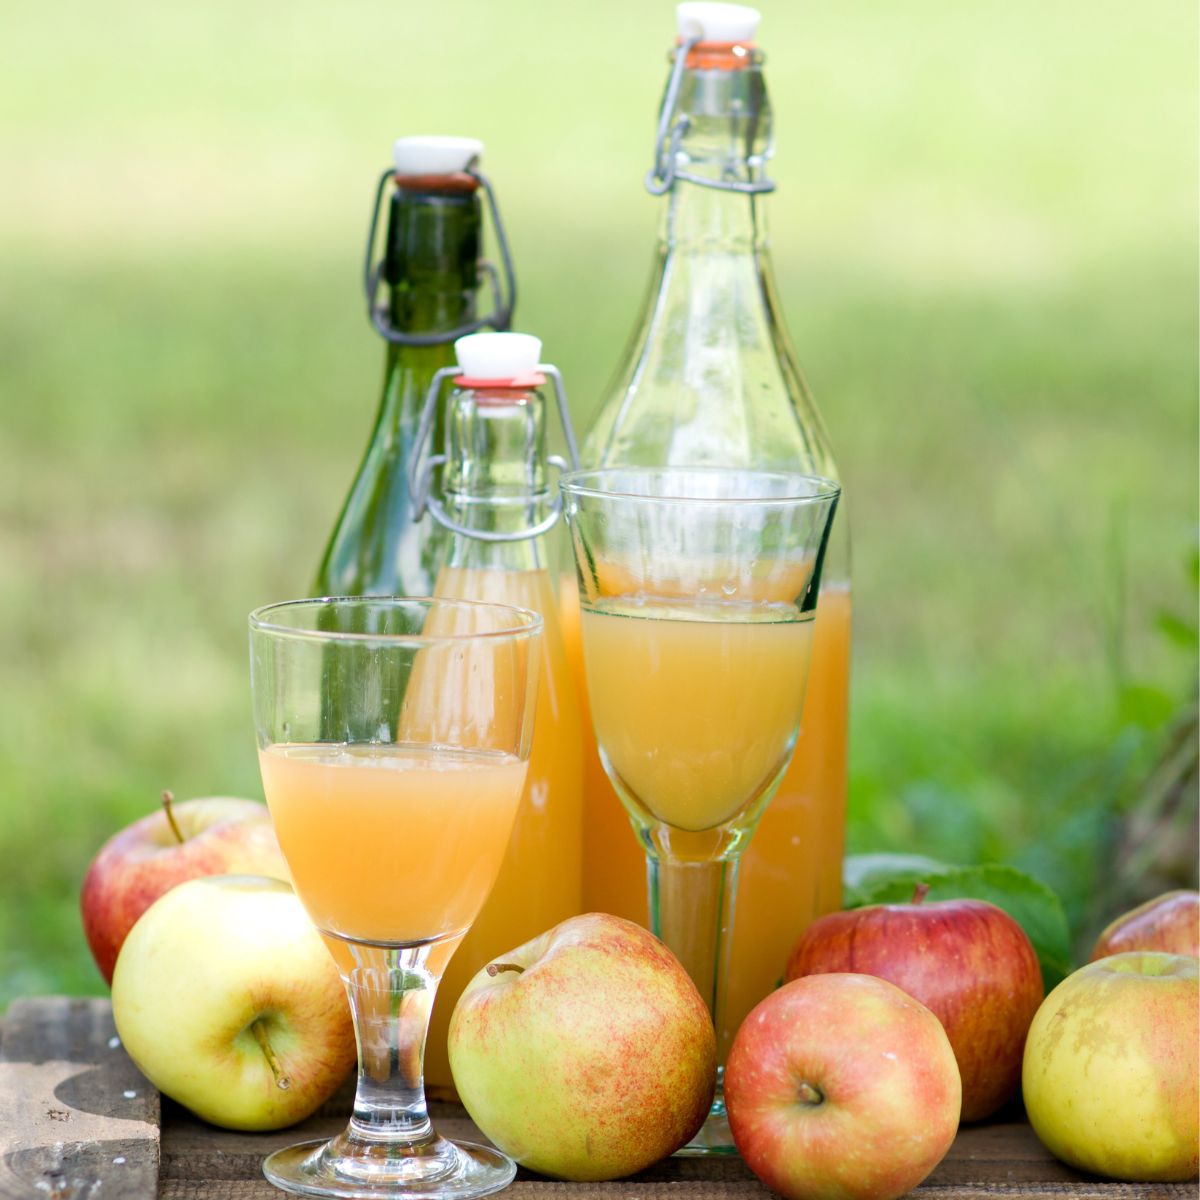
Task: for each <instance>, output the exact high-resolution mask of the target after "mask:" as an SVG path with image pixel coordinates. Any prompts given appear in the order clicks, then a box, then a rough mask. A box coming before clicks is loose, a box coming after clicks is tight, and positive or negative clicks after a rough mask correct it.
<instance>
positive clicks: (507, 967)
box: [487, 962, 525, 979]
mask: <svg viewBox="0 0 1200 1200" xmlns="http://www.w3.org/2000/svg"><path fill="white" fill-rule="evenodd" d="M524 970H525V968H524V967H519V966H517V964H516V963H506V962H497V963H488V965H487V973H488V974H489V975H490V976H492V978H493V979H494V978H495V977H496V976H497V975H499V974H500V972H501V971H516V973H517V974H518V975H520V974H521V973H522V972H523V971H524Z"/></svg>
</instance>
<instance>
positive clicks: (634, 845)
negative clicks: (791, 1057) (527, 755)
mask: <svg viewBox="0 0 1200 1200" xmlns="http://www.w3.org/2000/svg"><path fill="white" fill-rule="evenodd" d="M561 595H562V600H561V614H562V627H563V634H564V639H565V642H566V647H567V656H568V661H569V662H570V664H571V668H572V670H573V671H574V673H575V676H576V681H577V687H578V694H579V697H580V703H581V707H582V710H583V734H584V830H585V837H584V863H583V904H584V908H585V909H586V910H587V911H589V912H609V913H615V914H616V915H617V916H621V917H625V918H627V919H628V920H631V921H637V922H638V923H639V924H641V925H645V924H646V923H647V902H646V861H645V854H644V853H643V851H642V848H641V846H640V845H639V844H638V842H637V840H636V839H635V837H634V835H633V830H632V829H631V828H630V824H629V817H628V816H627V815H626V813H625V810H624V808H623V807H622V806H621V802H620V801H619V800H618V799H617V795H616V792H615V791H614V790H613V787H612V784H611V783H610V782H609V779H608V776H607V775H606V774H605V771H604V767H603V765H602V764H601V762H600V755H599V753H598V752H597V749H596V738H595V733H594V731H593V728H592V722H591V719H590V711H589V708H588V696H587V688H586V686H585V683H584V678H583V674H584V671H583V647H582V644H581V642H580V637H579V633H580V630H579V621H580V608H579V598H578V588H577V583H576V579H575V576H574V575H573V574H571V575H565V576H564V577H563V581H562V588H561ZM850 629H851V594H850V588H849V586H848V585H846V584H837V583H834V584H831V585H827V586H824V587H822V589H821V596H820V601H819V603H818V604H817V616H816V620H815V621H814V623H813V646H812V662H811V665H810V668H809V676H808V690H807V693H806V699H805V704H804V713H803V715H802V717H801V720H800V737H799V739H798V741H797V742H796V749H795V752H794V754H793V756H792V762H791V765H790V766H789V767H788V770H787V772H786V773H785V775H784V777H783V780H782V781H781V783H780V785H779V789H778V791H777V792H776V793H775V796H774V798H773V799H772V800H771V803H770V804H769V805H768V806H767V810H766V812H765V813H764V814H763V818H762V820H761V821H760V823H759V826H758V829H757V830H756V831H755V833H754V836H753V837H752V838H751V839H750V844H749V845H748V846H747V848H746V850H745V852H744V853H743V855H742V861H741V866H740V868H739V872H738V898H737V904H736V906H735V915H734V933H733V946H732V949H731V959H732V961H731V965H730V970H729V977H728V982H727V985H726V987H727V992H726V1004H725V1015H726V1027H725V1028H723V1029H721V1030H718V1046H719V1050H720V1056H721V1059H722V1061H723V1060H724V1057H725V1052H726V1050H727V1049H728V1045H729V1041H730V1039H731V1038H732V1035H733V1033H734V1031H736V1029H737V1026H738V1025H739V1024H740V1023H741V1021H742V1020H743V1019H744V1018H745V1017H746V1014H747V1013H749V1011H750V1009H751V1008H753V1007H754V1005H756V1004H757V1003H758V1002H759V1001H760V1000H761V999H762V998H763V997H764V996H766V995H767V994H768V993H769V992H770V991H771V990H772V989H773V988H774V987H775V985H776V983H777V982H778V981H779V979H780V978H781V977H782V975H783V968H784V966H785V964H786V962H787V956H788V953H789V952H790V950H791V947H792V943H793V942H794V941H795V940H796V938H798V937H799V936H800V934H801V933H803V932H804V930H805V929H806V928H807V927H808V926H809V925H810V924H811V923H812V922H813V921H814V920H815V919H816V918H817V917H819V916H821V915H822V914H824V913H827V912H833V911H835V910H836V909H839V908H841V905H842V855H843V852H844V847H845V814H846V730H847V721H848V716H849V701H850Z"/></svg>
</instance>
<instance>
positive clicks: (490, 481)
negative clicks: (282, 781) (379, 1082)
mask: <svg viewBox="0 0 1200 1200" xmlns="http://www.w3.org/2000/svg"><path fill="white" fill-rule="evenodd" d="M458 352H459V356H460V363H461V364H462V366H463V374H462V375H461V376H460V377H459V378H458V379H457V380H456V390H455V392H454V393H453V395H452V396H451V397H450V400H449V404H448V407H447V412H448V416H447V419H446V457H447V462H446V466H445V470H444V475H443V481H442V488H441V504H442V509H441V512H442V514H443V516H444V517H445V518H447V519H448V521H449V522H450V523H451V524H452V525H453V526H455V528H454V529H453V530H452V532H451V538H450V546H449V551H448V556H447V560H446V563H445V564H444V565H443V566H442V567H441V569H440V570H439V572H438V575H437V581H436V585H435V595H437V596H439V597H444V598H453V599H464V600H481V601H490V602H492V603H499V604H510V605H515V606H517V607H520V608H529V609H533V610H534V611H535V612H538V613H540V614H541V616H542V619H543V622H544V624H543V629H542V638H541V662H540V667H539V675H538V686H537V708H536V715H535V717H534V727H533V746H532V749H531V751H530V757H529V770H528V775H527V776H526V782H525V788H524V791H523V793H522V795H521V802H520V806H519V808H518V811H517V818H516V822H515V823H514V825H513V833H512V838H511V840H510V842H509V846H508V851H507V853H506V855H505V858H504V861H503V864H502V865H501V868H500V872H499V875H498V876H497V879H496V883H495V886H494V888H493V889H492V892H491V895H490V896H489V897H488V899H487V901H486V902H485V904H484V906H483V908H482V910H481V911H480V913H479V916H478V918H477V919H476V921H475V923H474V925H473V926H472V927H471V930H470V931H469V932H468V934H467V936H466V937H465V938H464V939H463V942H462V945H461V946H459V948H458V950H457V951H456V952H455V954H454V957H453V958H452V959H451V961H450V964H449V966H448V968H447V970H446V974H445V976H444V977H443V980H442V983H441V986H440V988H439V990H438V995H437V999H436V1001H435V1003H434V1008H433V1018H432V1021H431V1023H430V1033H429V1040H428V1043H427V1048H426V1056H425V1080H426V1086H427V1088H429V1089H430V1091H431V1093H432V1094H434V1095H439V1094H440V1095H447V1094H450V1093H451V1091H452V1089H453V1079H452V1077H451V1075H450V1069H449V1062H448V1059H447V1055H446V1031H447V1027H448V1024H449V1020H450V1014H451V1013H452V1012H453V1010H454V1005H455V1003H456V1002H457V1000H458V997H459V995H460V994H461V993H462V990H463V988H464V987H466V985H467V983H468V982H469V981H470V980H471V978H472V977H473V976H474V975H475V974H476V973H477V972H478V971H479V970H480V969H482V968H483V967H485V966H486V965H487V964H488V962H490V961H491V960H492V959H494V958H496V957H497V956H499V955H502V954H504V953H505V952H506V951H509V950H512V949H514V948H515V947H517V946H519V945H521V944H522V943H524V942H526V941H528V940H529V939H531V938H533V937H536V936H537V935H539V934H541V933H544V932H545V931H546V930H547V929H549V928H551V927H552V926H554V925H556V924H558V923H559V922H560V921H564V920H566V919H567V918H568V917H572V916H575V915H576V914H577V913H579V912H580V911H581V905H582V855H583V794H582V770H583V767H582V736H581V728H580V716H579V707H578V704H577V701H576V694H575V685H574V681H573V679H572V677H571V673H570V670H569V668H568V666H567V660H566V651H565V649H564V646H563V639H562V631H561V628H560V625H559V620H558V596H557V589H556V587H555V586H554V582H553V580H552V577H551V575H550V572H549V570H548V569H547V565H546V558H545V554H546V550H545V546H544V534H534V535H532V536H531V535H530V531H531V530H534V529H536V528H537V527H538V526H539V525H543V524H545V522H546V520H547V517H548V516H549V514H550V513H551V512H552V511H553V508H552V505H553V503H554V499H555V498H554V497H553V495H552V494H551V493H550V492H549V490H548V488H547V485H546V481H545V471H544V462H545V449H544V405H543V402H542V400H541V396H540V394H539V392H538V383H537V382H531V381H532V380H537V379H539V377H538V376H536V373H535V371H534V368H536V366H537V362H538V355H539V353H540V343H538V342H537V339H536V338H529V337H526V336H525V335H521V334H481V335H476V336H475V337H469V338H464V339H462V341H461V342H460V343H459V350H458ZM514 355H515V356H516V358H513V357H512V356H514ZM522 355H523V357H522ZM480 356H482V361H480ZM506 356H508V357H506ZM505 377H507V378H511V379H514V380H516V381H518V382H516V383H514V384H513V385H512V386H507V387H506V386H498V385H497V381H498V380H501V379H503V378H505ZM473 378H478V379H485V380H487V383H488V386H486V387H483V386H473V385H472V383H471V380H472V379H473ZM522 381H523V382H522ZM497 539H498V540H497Z"/></svg>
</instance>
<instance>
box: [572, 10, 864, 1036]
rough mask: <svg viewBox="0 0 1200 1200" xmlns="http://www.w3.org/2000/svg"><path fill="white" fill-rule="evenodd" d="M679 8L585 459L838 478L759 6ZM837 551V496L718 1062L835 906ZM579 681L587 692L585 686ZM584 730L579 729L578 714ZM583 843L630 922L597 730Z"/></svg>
mask: <svg viewBox="0 0 1200 1200" xmlns="http://www.w3.org/2000/svg"><path fill="white" fill-rule="evenodd" d="M717 10H720V11H717ZM679 15H680V45H679V46H678V47H677V50H676V52H675V53H674V54H673V56H672V70H671V75H670V78H669V80H668V85H667V90H666V94H665V97H664V104H663V111H662V113H661V117H660V123H659V144H658V148H657V150H656V162H655V166H654V169H653V170H652V171H651V173H650V175H649V176H648V177H647V186H648V188H649V189H650V190H651V191H652V192H655V193H658V194H664V193H665V196H666V201H665V211H664V213H663V223H662V228H661V233H660V236H659V241H658V248H657V253H656V255H655V260H654V269H653V274H652V277H651V281H650V287H649V291H648V293H647V297H646V301H645V304H644V306H643V308H642V312H641V315H640V316H639V318H638V321H637V325H636V327H635V330H634V333H633V336H632V338H631V339H630V342H629V344H628V348H627V350H626V352H625V356H624V358H623V359H622V361H621V364H620V366H619V368H618V370H617V373H616V377H615V380H614V382H613V384H612V385H611V387H610V390H609V392H608V394H607V398H606V400H605V401H604V403H603V405H602V407H601V409H600V411H599V414H598V416H597V418H596V420H595V423H594V425H593V427H592V429H591V431H590V432H589V434H588V436H587V438H586V440H585V442H584V445H583V449H582V459H583V464H584V466H585V467H599V466H635V465H641V466H660V465H669V466H688V465H712V466H726V467H739V466H740V467H748V468H750V467H758V468H789V469H793V470H795V469H799V470H804V471H808V472H812V473H816V474H820V475H825V476H829V477H832V478H835V479H836V478H837V468H836V466H835V464H834V461H833V456H832V454H831V453H830V449H829V441H828V438H827V437H826V434H825V430H824V427H823V424H822V421H821V418H820V415H819V414H818V412H817V409H816V407H815V405H814V404H813V401H812V398H811V396H810V395H809V392H808V389H807V387H806V386H805V383H804V380H803V378H802V376H801V374H800V370H799V367H798V365H797V362H796V356H795V352H794V351H793V349H792V345H791V342H790V340H789V337H788V334H787V330H786V329H785V327H784V323H783V317H782V314H781V312H780V308H779V301H778V297H777V293H776V288H775V281H774V277H773V274H772V269H771V260H770V253H769V250H768V243H767V234H766V222H765V211H764V209H765V203H764V201H765V197H766V194H767V192H768V191H769V190H770V189H771V187H772V185H771V184H770V182H769V181H768V180H767V177H766V164H767V160H768V158H769V157H770V154H771V148H772V144H771V109H770V105H769V102H768V99H767V91H766V85H765V82H764V79H763V70H762V66H763V55H762V53H761V52H760V51H759V50H757V49H756V48H755V47H754V45H753V36H754V27H755V26H756V24H757V16H758V14H757V13H755V12H754V10H752V9H744V8H741V7H740V6H735V5H690V4H682V5H680V6H679ZM697 15H698V16H699V21H697V19H696V18H697ZM715 24H719V27H714V25H715ZM849 557H850V556H849V538H848V533H847V521H846V516H845V512H844V510H843V512H842V514H841V515H840V516H839V517H838V519H837V525H836V527H835V530H834V535H833V545H832V546H831V548H830V558H829V560H827V565H826V570H825V579H826V582H825V584H824V585H823V587H822V591H821V598H820V602H819V605H818V609H817V619H816V626H815V640H814V647H813V659H812V668H811V674H810V678H809V683H808V693H807V700H806V704H805V711H804V720H803V724H802V729H801V736H800V741H799V743H798V745H797V749H796V753H795V757H794V760H793V763H792V766H791V768H790V769H789V771H788V773H787V775H786V776H785V777H784V780H783V782H782V784H781V785H780V788H779V791H778V792H777V794H776V795H775V797H774V798H773V799H772V801H771V804H770V805H769V806H768V808H767V811H766V814H765V815H764V817H763V820H762V822H761V824H760V825H759V827H758V829H757V830H756V832H755V834H754V836H753V838H752V839H751V842H750V845H749V847H748V849H747V851H746V854H745V857H744V859H743V861H742V868H741V871H742V874H741V880H740V883H739V889H738V903H737V912H736V915H735V920H734V928H733V931H732V938H733V941H732V947H731V955H732V960H731V966H730V969H729V980H730V987H729V1003H728V1005H727V1014H728V1020H726V1021H724V1022H723V1025H724V1026H725V1027H724V1028H722V1029H720V1030H718V1041H719V1045H720V1047H721V1056H722V1059H723V1058H724V1051H725V1050H726V1049H727V1047H728V1044H729V1040H730V1039H731V1037H732V1034H733V1032H734V1031H735V1030H736V1029H737V1026H738V1024H739V1023H740V1022H741V1020H742V1019H743V1018H744V1016H745V1015H746V1013H747V1012H748V1011H749V1009H750V1008H751V1007H753V1005H754V1004H755V1003H757V1002H758V1000H760V999H761V998H762V997H763V996H765V995H766V994H767V993H768V992H769V991H770V990H771V989H772V988H773V987H774V986H775V984H776V983H777V981H778V980H779V978H780V977H781V975H782V973H783V969H784V965H785V963H786V959H787V955H788V952H789V950H790V949H791V945H792V943H793V942H794V940H795V939H796V937H797V936H798V935H799V934H800V933H801V931H802V930H803V929H804V928H805V927H806V926H807V924H808V923H809V922H810V921H812V920H813V919H814V918H815V917H817V916H819V915H820V914H822V913H825V912H828V911H831V910H833V909H836V908H838V907H840V905H841V867H842V856H843V848H844V838H845V801H846V727H847V718H848V707H849V668H850V571H849V567H850V563H849ZM568 586H570V585H568ZM563 611H564V618H565V619H567V620H568V623H569V625H570V626H571V627H570V628H569V629H568V634H569V636H568V647H569V650H570V651H571V652H572V660H573V666H574V667H575V669H576V671H577V673H579V674H580V675H581V674H582V661H581V658H580V657H579V654H578V639H577V635H576V633H575V630H574V628H573V618H574V619H577V618H575V614H576V613H577V611H578V610H577V607H576V606H573V605H571V604H569V603H567V602H565V598H564V605H563ZM580 694H581V696H584V697H585V698H586V692H585V691H584V690H583V688H582V686H581V689H580ZM584 729H585V737H587V736H589V733H588V731H590V722H589V721H587V720H585V722H584ZM584 844H585V861H584V905H585V907H586V908H588V909H599V910H601V911H606V912H613V913H617V914H619V915H621V916H625V917H629V918H630V919H632V920H638V921H642V922H644V921H645V919H646V879H645V867H644V863H643V862H642V855H641V852H640V849H639V847H638V846H637V844H636V843H635V841H634V839H633V836H632V834H631V832H630V829H629V824H628V821H627V820H626V818H625V814H624V812H623V810H622V809H621V806H620V804H619V803H618V801H617V799H616V796H615V794H614V793H613V791H612V788H611V785H610V784H609V783H608V781H607V779H606V778H605V776H604V772H603V768H602V767H601V765H600V762H599V758H598V756H597V754H596V751H595V743H594V740H591V741H590V742H589V744H588V745H587V746H586V748H585V843H584Z"/></svg>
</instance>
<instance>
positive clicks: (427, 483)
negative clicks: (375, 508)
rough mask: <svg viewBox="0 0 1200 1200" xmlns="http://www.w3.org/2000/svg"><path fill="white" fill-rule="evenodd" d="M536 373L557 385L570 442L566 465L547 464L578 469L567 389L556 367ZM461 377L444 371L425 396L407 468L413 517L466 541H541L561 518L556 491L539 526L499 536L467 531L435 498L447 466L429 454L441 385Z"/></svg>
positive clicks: (552, 458)
mask: <svg viewBox="0 0 1200 1200" xmlns="http://www.w3.org/2000/svg"><path fill="white" fill-rule="evenodd" d="M535 370H536V371H537V372H538V373H539V374H541V375H545V376H546V377H547V378H549V379H551V380H552V381H553V383H554V397H555V400H556V401H557V404H558V417H559V421H560V422H561V423H562V428H563V434H564V435H565V437H566V442H567V454H568V455H569V456H570V462H567V460H565V459H564V458H563V457H562V456H561V455H559V454H550V455H547V457H546V464H547V465H548V466H551V467H555V468H557V469H558V471H559V473H560V474H561V473H562V472H563V471H569V470H570V471H574V470H578V469H579V446H578V443H577V442H576V440H575V427H574V426H573V425H572V424H571V414H570V411H569V410H568V408H567V389H566V386H565V385H564V384H563V378H562V372H561V371H560V370H559V369H558V368H557V367H556V366H554V364H553V363H538V365H537V367H536V368H535ZM461 374H462V368H461V367H442V368H441V369H440V370H439V371H437V373H436V374H435V375H434V377H433V378H432V379H431V380H430V382H429V390H428V391H427V392H426V393H425V405H424V407H423V408H422V409H421V420H420V422H419V424H418V425H417V437H416V441H415V442H414V443H413V452H412V458H411V459H410V461H409V468H408V489H409V493H410V494H411V496H412V506H413V507H412V516H413V520H414V521H419V520H420V519H421V518H422V517H423V516H424V515H425V513H426V511H428V512H429V514H430V515H431V516H432V517H433V519H434V520H435V521H436V522H437V523H438V524H439V525H441V526H442V527H443V528H445V529H449V530H450V531H451V532H452V533H461V534H463V536H465V537H469V538H475V539H476V540H477V541H481V542H521V541H524V540H525V539H527V538H535V537H541V535H542V534H543V533H549V532H550V530H551V529H553V528H554V525H555V522H557V520H558V518H559V516H560V515H561V514H562V494H561V493H560V492H559V490H558V489H557V488H554V489H553V495H554V498H553V500H551V502H550V512H549V513H548V514H547V516H545V517H544V518H543V519H542V520H540V521H539V522H538V523H537V524H536V525H531V526H530V527H529V528H528V529H520V530H515V531H513V532H511V533H497V532H495V531H494V530H483V529H468V528H467V527H466V526H465V525H460V524H459V523H458V522H457V521H455V520H454V518H453V517H451V516H450V514H449V513H448V512H446V510H445V508H444V507H443V505H442V502H441V501H440V500H439V499H438V498H437V497H436V496H434V495H433V473H434V471H435V470H437V469H438V468H439V467H444V466H445V465H446V461H447V457H446V455H445V454H428V455H427V454H426V453H425V451H426V449H427V447H428V443H429V440H430V438H431V437H432V435H433V426H434V419H435V417H436V416H437V406H438V404H439V402H440V400H441V393H442V385H443V384H444V383H445V381H446V380H447V379H452V378H453V377H455V376H456V375H461Z"/></svg>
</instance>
